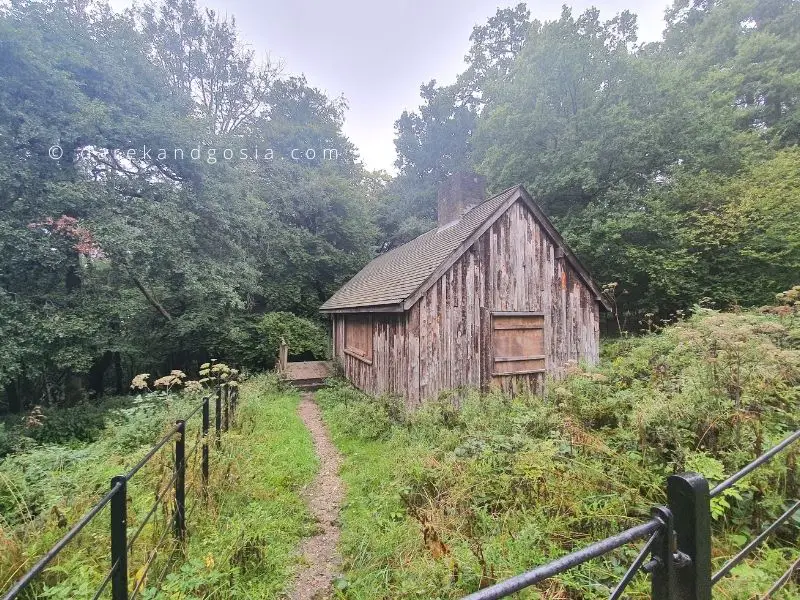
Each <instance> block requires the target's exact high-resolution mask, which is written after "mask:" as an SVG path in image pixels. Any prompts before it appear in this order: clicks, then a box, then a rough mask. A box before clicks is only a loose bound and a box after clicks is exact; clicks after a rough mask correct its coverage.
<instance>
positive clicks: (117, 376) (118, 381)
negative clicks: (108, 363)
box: [114, 352, 125, 395]
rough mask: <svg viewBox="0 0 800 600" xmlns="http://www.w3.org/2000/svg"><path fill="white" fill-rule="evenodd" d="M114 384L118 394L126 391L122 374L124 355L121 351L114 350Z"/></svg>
mask: <svg viewBox="0 0 800 600" xmlns="http://www.w3.org/2000/svg"><path fill="white" fill-rule="evenodd" d="M114 384H115V385H116V392H117V394H118V395H122V394H124V393H125V389H124V387H123V375H122V355H121V354H120V353H119V352H114Z"/></svg>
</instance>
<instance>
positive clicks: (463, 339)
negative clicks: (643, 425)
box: [407, 202, 599, 404]
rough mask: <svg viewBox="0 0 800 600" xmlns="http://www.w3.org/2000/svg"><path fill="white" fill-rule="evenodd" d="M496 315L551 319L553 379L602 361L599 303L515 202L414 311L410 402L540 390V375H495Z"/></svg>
mask: <svg viewBox="0 0 800 600" xmlns="http://www.w3.org/2000/svg"><path fill="white" fill-rule="evenodd" d="M491 311H537V312H539V311H541V312H544V313H545V351H546V355H547V369H548V373H552V374H554V375H559V374H561V373H563V371H564V369H565V368H566V365H567V363H568V362H569V361H578V360H586V361H587V362H596V361H597V358H598V353H599V306H598V303H597V301H596V300H595V299H594V298H593V296H592V293H591V291H590V290H589V289H588V287H587V286H586V285H585V284H584V283H583V282H582V281H581V280H580V278H579V276H578V275H577V274H576V273H575V272H574V270H573V269H572V267H571V266H570V265H569V264H568V263H567V262H566V259H564V258H557V257H556V248H555V246H554V244H553V241H552V240H551V239H550V238H549V237H548V236H547V234H546V233H545V231H544V230H543V229H542V228H541V226H540V225H539V224H538V222H537V221H536V219H535V218H534V217H533V215H531V213H530V212H529V211H528V210H527V209H526V208H525V207H524V205H523V204H522V203H521V202H517V203H515V204H514V205H512V206H511V207H510V208H509V210H508V211H507V212H506V213H505V214H504V215H502V216H501V217H500V218H499V219H498V220H497V221H496V222H495V223H494V224H493V225H492V227H491V228H490V229H489V230H488V231H487V232H486V233H485V234H483V235H482V236H481V237H480V238H479V239H478V240H477V241H476V242H475V244H473V245H472V247H471V248H470V249H469V250H468V251H467V252H466V253H465V254H464V255H463V256H462V257H461V258H460V259H459V260H458V261H456V263H455V264H454V265H453V267H452V268H451V269H449V270H448V271H447V272H446V273H445V274H444V275H443V276H442V277H441V279H440V280H439V281H438V282H437V283H436V284H435V285H434V286H433V287H432V288H431V289H430V290H429V291H428V292H427V293H426V294H425V295H424V296H423V297H422V298H421V299H420V301H419V302H418V303H417V304H416V305H415V306H414V310H412V311H411V312H410V313H409V323H410V325H409V331H414V330H415V329H416V323H417V322H418V323H419V331H420V334H419V375H418V376H417V375H415V376H414V377H409V386H408V394H407V398H408V400H409V404H416V403H418V402H419V401H420V400H421V399H423V400H424V399H426V398H432V397H436V396H437V395H438V394H439V393H440V392H442V391H445V390H448V389H453V388H458V387H462V386H466V387H482V388H486V387H488V386H490V385H496V386H498V387H500V388H501V389H503V390H504V391H506V392H509V393H519V392H523V391H537V390H539V389H541V385H542V384H543V381H544V376H543V375H541V374H531V375H511V376H504V377H500V378H497V377H495V378H493V377H492V375H491V372H492V363H493V359H492V348H491V318H490V313H491ZM409 356H411V353H409ZM417 379H419V394H417V392H416V387H415V383H416V380H417Z"/></svg>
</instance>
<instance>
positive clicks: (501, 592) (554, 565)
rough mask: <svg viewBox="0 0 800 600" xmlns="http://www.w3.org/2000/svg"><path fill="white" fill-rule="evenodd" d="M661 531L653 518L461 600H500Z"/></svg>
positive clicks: (658, 523) (662, 524)
mask: <svg viewBox="0 0 800 600" xmlns="http://www.w3.org/2000/svg"><path fill="white" fill-rule="evenodd" d="M663 527H664V522H663V521H662V520H661V519H657V518H653V519H651V520H650V521H647V522H646V523H642V524H641V525H636V526H635V527H631V528H630V529H626V530H625V531H623V532H622V533H618V534H617V535H613V536H611V537H608V538H606V539H604V540H600V541H599V542H595V543H594V544H591V545H589V546H586V547H585V548H581V549H580V550H577V551H576V552H572V553H570V554H567V555H566V556H562V557H561V558H559V559H556V560H554V561H552V562H550V563H547V564H546V565H542V566H540V567H536V568H535V569H533V570H531V571H528V572H527V573H522V574H521V575H517V576H515V577H511V578H510V579H506V580H505V581H501V582H500V583H496V584H494V585H492V586H489V587H487V588H484V589H482V590H478V591H477V592H474V593H472V594H470V595H469V596H465V597H464V598H463V599H462V600H498V599H499V598H505V597H506V596H510V595H511V594H514V593H516V592H519V591H520V590H522V589H525V588H526V587H529V586H531V585H533V584H534V583H539V582H540V581H544V580H545V579H549V578H550V577H553V576H554V575H559V574H561V573H563V572H564V571H568V570H569V569H571V568H573V567H576V566H578V565H580V564H583V563H585V562H587V561H589V560H592V559H593V558H597V557H599V556H603V555H604V554H607V553H609V552H611V551H612V550H616V549H617V548H619V547H621V546H625V545H626V544H629V543H631V542H635V541H636V540H640V539H642V538H646V537H647V536H652V535H653V534H654V533H658V532H660V531H661V530H662V529H663Z"/></svg>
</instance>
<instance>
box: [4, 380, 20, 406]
mask: <svg viewBox="0 0 800 600" xmlns="http://www.w3.org/2000/svg"><path fill="white" fill-rule="evenodd" d="M6 401H7V402H8V412H10V413H13V414H19V413H21V412H22V401H21V399H20V397H19V390H18V389H17V380H16V379H15V380H14V381H12V382H11V383H9V384H7V385H6Z"/></svg>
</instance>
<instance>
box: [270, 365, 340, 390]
mask: <svg viewBox="0 0 800 600" xmlns="http://www.w3.org/2000/svg"><path fill="white" fill-rule="evenodd" d="M282 375H283V377H284V378H285V379H286V380H287V381H288V382H289V383H291V384H292V385H294V386H296V387H298V388H300V389H301V390H306V391H310V390H316V389H319V388H321V387H323V385H324V384H325V380H326V379H327V378H328V377H330V376H331V375H333V363H332V362H329V361H324V360H310V361H306V362H290V363H286V368H284V369H283V370H282Z"/></svg>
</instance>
